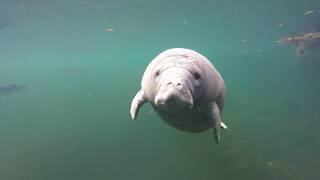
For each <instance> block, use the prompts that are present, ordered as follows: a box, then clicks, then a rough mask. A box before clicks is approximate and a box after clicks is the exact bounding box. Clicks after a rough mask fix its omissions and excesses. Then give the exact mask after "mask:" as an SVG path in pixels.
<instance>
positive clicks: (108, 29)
mask: <svg viewBox="0 0 320 180" xmlns="http://www.w3.org/2000/svg"><path fill="white" fill-rule="evenodd" d="M106 31H107V32H114V31H115V30H114V29H113V28H107V29H106Z"/></svg>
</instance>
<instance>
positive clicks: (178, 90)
mask: <svg viewBox="0 0 320 180" xmlns="http://www.w3.org/2000/svg"><path fill="white" fill-rule="evenodd" d="M225 98H226V88H225V83H224V80H223V78H222V76H221V75H220V73H219V72H218V71H217V70H216V68H215V67H214V66H213V65H212V64H211V63H210V61H209V60H208V59H207V58H206V57H204V56H203V55H201V54H199V53H197V52H195V51H193V50H190V49H184V48H173V49H168V50H166V51H164V52H162V53H160V54H159V55H158V56H157V57H155V58H154V59H153V60H152V61H151V62H150V64H149V65H148V67H147V68H146V70H145V72H144V74H143V77H142V82H141V90H139V91H138V93H137V94H136V95H135V97H134V98H133V100H132V103H131V109H130V114H131V117H132V119H136V117H137V115H138V112H139V110H140V109H141V107H142V105H143V104H145V103H147V102H149V103H150V104H151V106H152V107H153V109H154V110H155V111H156V112H157V114H158V115H159V116H160V118H161V119H162V120H164V121H165V122H166V123H167V124H169V125H170V126H173V127H175V128H177V129H179V130H182V131H186V132H193V133H196V132H203V131H206V130H208V129H211V128H212V129H213V134H214V139H215V141H216V143H219V142H220V139H221V135H220V133H221V132H220V130H221V129H227V126H226V125H225V124H224V123H223V122H222V121H221V113H222V110H223V106H224V103H225Z"/></svg>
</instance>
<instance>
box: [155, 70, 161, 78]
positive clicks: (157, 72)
mask: <svg viewBox="0 0 320 180" xmlns="http://www.w3.org/2000/svg"><path fill="white" fill-rule="evenodd" d="M159 75H160V70H157V71H156V72H155V73H154V77H155V78H157V77H159Z"/></svg>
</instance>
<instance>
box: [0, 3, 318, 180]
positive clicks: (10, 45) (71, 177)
mask: <svg viewBox="0 0 320 180" xmlns="http://www.w3.org/2000/svg"><path fill="white" fill-rule="evenodd" d="M310 10H315V11H314V12H313V13H310V14H306V15H304V12H306V11H310ZM319 10H320V1H319V0H305V1H302V0H301V1H297V0H244V1H238V0H228V1H227V0H201V1H199V0H185V1H183V0H176V1H172V0H158V1H152V0H135V1H134V0H132V1H129V0H126V1H125V0H109V1H108V0H105V1H103V0H55V1H50V0H0V86H5V85H9V84H14V83H16V84H17V85H21V84H27V86H28V87H27V89H26V91H24V92H15V93H10V94H0V180H51V179H52V180H81V179H83V180H88V179H91V180H102V179H103V180H105V179H108V180H109V179H110V180H118V179H132V180H133V179H137V180H143V179H145V180H163V179H168V180H171V179H172V180H215V179H246V180H247V179H259V180H264V179H265V180H270V179H275V180H277V179H290V180H296V179H297V180H300V179H308V180H313V179H314V180H317V179H320V129H319V126H320V108H319V107H320V83H319V82H320V71H319V68H320V61H319V60H320V59H319V54H307V55H306V56H304V57H302V58H300V57H298V56H297V55H296V54H295V50H294V48H293V47H292V46H290V45H283V44H277V43H275V41H276V40H278V39H280V38H281V37H284V36H288V35H292V34H296V33H300V32H303V31H309V30H312V31H314V30H320V12H319ZM108 28H112V29H113V30H114V31H113V32H108V31H107V30H106V29H108ZM173 47H184V48H191V49H194V50H196V51H198V52H200V53H201V54H203V55H205V56H206V57H208V58H209V59H210V61H211V62H212V63H213V64H214V65H215V67H216V68H217V69H218V70H219V71H220V73H221V74H222V76H223V77H224V79H225V82H226V85H227V90H228V99H227V104H226V107H225V110H224V112H223V120H224V122H225V123H226V124H227V125H228V127H229V129H228V130H227V131H225V132H224V133H223V135H222V143H221V144H219V145H217V144H215V142H214V139H213V134H212V131H207V132H204V133H199V134H192V133H185V132H181V131H179V130H176V129H174V128H172V127H169V126H168V125H167V124H165V123H164V122H163V121H162V120H161V119H160V118H159V117H158V116H157V115H156V114H155V113H154V111H153V110H152V108H151V107H150V106H149V105H148V106H144V107H143V109H142V111H141V113H140V114H139V117H138V120H137V121H136V122H133V121H132V120H131V118H130V114H129V108H130V104H131V100H132V98H133V97H134V95H135V93H136V92H137V91H138V90H139V88H140V80H141V76H142V74H143V72H144V70H145V68H146V66H147V65H148V63H149V62H150V61H151V60H152V59H153V58H154V57H155V56H156V55H157V54H159V53H160V52H161V51H163V50H166V49H169V48H173Z"/></svg>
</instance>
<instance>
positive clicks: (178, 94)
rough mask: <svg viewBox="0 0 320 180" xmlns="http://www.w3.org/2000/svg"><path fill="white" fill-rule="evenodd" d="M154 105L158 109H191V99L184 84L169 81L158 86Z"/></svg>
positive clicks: (177, 81)
mask: <svg viewBox="0 0 320 180" xmlns="http://www.w3.org/2000/svg"><path fill="white" fill-rule="evenodd" d="M154 103H155V105H156V106H157V107H159V108H165V107H170V108H182V109H191V108H192V107H193V98H192V95H191V92H190V90H189V89H188V86H187V84H186V83H184V82H183V81H179V80H175V81H173V80H169V81H166V82H163V83H162V84H161V85H160V87H159V90H158V93H157V95H156V97H155V102H154Z"/></svg>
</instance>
